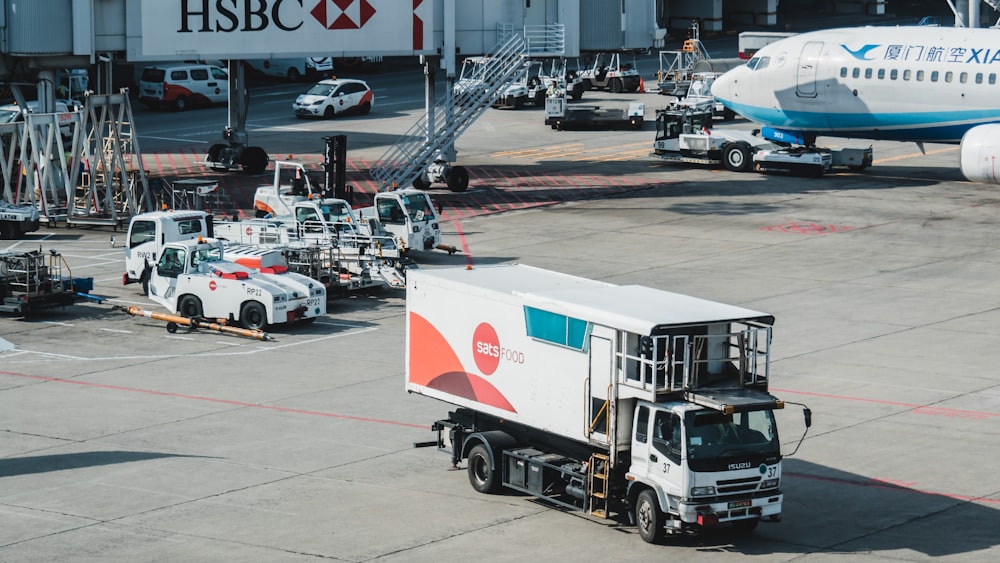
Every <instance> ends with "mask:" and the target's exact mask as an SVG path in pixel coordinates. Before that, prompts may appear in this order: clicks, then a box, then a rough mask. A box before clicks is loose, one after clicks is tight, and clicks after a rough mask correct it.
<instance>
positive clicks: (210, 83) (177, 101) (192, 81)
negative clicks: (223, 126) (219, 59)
mask: <svg viewBox="0 0 1000 563" xmlns="http://www.w3.org/2000/svg"><path fill="white" fill-rule="evenodd" d="M228 100H229V74H228V73H226V71H225V70H223V69H222V68H220V67H217V66H212V65H205V64H184V63H182V64H179V65H177V66H151V67H146V68H145V69H144V70H143V71H142V76H141V77H140V78H139V101H140V102H142V103H143V104H145V105H146V106H148V107H151V108H160V107H168V108H172V109H175V110H177V111H184V110H186V109H188V108H190V107H194V106H210V105H213V104H224V103H226V102H227V101H228Z"/></svg>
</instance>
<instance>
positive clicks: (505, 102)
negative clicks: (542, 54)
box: [492, 59, 547, 109]
mask: <svg viewBox="0 0 1000 563" xmlns="http://www.w3.org/2000/svg"><path fill="white" fill-rule="evenodd" d="M524 68H525V72H524V74H522V75H520V76H519V77H518V78H517V79H515V80H514V81H513V82H511V83H510V84H508V85H507V86H506V87H505V88H504V89H502V90H500V96H499V97H497V99H496V100H495V101H494V102H493V104H492V105H493V107H495V108H500V109H521V108H522V107H524V106H525V105H528V104H531V105H534V106H537V107H542V106H543V105H544V104H545V90H546V87H547V85H546V83H545V76H544V75H543V74H542V61H540V60H535V59H528V60H526V61H525V63H524Z"/></svg>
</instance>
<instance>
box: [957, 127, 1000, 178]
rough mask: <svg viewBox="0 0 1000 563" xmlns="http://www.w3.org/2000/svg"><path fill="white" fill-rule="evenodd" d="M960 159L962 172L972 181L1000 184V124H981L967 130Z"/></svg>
mask: <svg viewBox="0 0 1000 563" xmlns="http://www.w3.org/2000/svg"><path fill="white" fill-rule="evenodd" d="M959 160H960V162H961V167H962V174H963V175H964V176H965V178H966V179H967V180H969V181H970V182H982V183H984V184H1000V124H989V125H979V126H977V127H973V128H972V129H969V130H968V131H966V132H965V135H963V136H962V144H961V146H960V148H959Z"/></svg>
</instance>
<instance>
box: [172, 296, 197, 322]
mask: <svg viewBox="0 0 1000 563" xmlns="http://www.w3.org/2000/svg"><path fill="white" fill-rule="evenodd" d="M177 312H178V313H180V314H181V316H182V317H187V318H189V319H194V318H198V317H201V316H202V308H201V300H200V299H198V298H197V297H195V296H194V295H185V296H183V297H181V300H180V301H178V302H177Z"/></svg>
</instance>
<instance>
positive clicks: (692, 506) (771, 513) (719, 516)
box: [677, 491, 784, 526]
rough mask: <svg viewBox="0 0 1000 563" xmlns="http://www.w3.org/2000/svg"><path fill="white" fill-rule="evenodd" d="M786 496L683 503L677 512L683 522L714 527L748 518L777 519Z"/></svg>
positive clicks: (765, 495) (777, 494)
mask: <svg viewBox="0 0 1000 563" xmlns="http://www.w3.org/2000/svg"><path fill="white" fill-rule="evenodd" d="M783 498H784V495H783V494H782V493H780V492H778V491H774V492H773V493H772V494H764V495H758V496H754V497H741V498H734V499H726V500H718V499H712V500H713V502H697V501H694V500H688V501H681V502H680V503H678V505H677V510H678V512H679V516H680V519H681V521H682V522H686V523H688V524H697V525H699V526H713V525H716V524H721V523H724V522H732V521H735V520H745V519H748V518H763V519H777V517H779V516H780V515H781V501H782V499H783Z"/></svg>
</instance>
